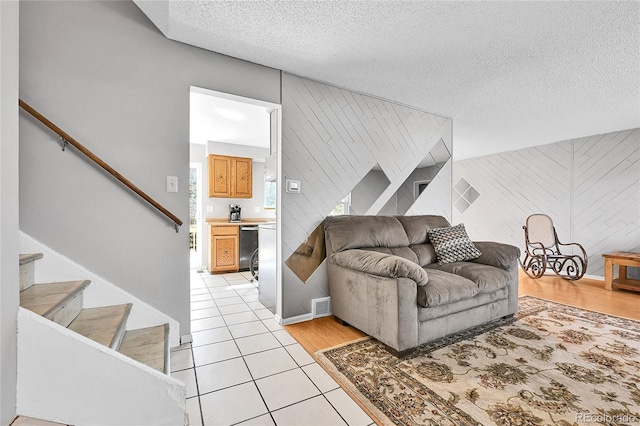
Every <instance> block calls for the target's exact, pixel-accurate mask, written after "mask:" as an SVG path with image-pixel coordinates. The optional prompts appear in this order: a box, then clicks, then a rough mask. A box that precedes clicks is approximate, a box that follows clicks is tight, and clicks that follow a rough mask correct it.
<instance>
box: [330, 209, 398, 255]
mask: <svg viewBox="0 0 640 426" xmlns="http://www.w3.org/2000/svg"><path fill="white" fill-rule="evenodd" d="M324 233H325V241H326V246H327V256H330V255H331V254H332V253H336V252H339V251H342V250H348V249H353V248H361V247H408V246H409V240H407V234H406V233H405V232H404V228H403V227H402V225H401V224H400V222H399V221H398V219H396V218H395V217H393V216H330V217H328V218H326V219H325V220H324Z"/></svg>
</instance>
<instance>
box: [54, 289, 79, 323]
mask: <svg viewBox="0 0 640 426" xmlns="http://www.w3.org/2000/svg"><path fill="white" fill-rule="evenodd" d="M81 310H82V292H80V293H78V294H77V295H76V296H75V297H74V298H73V299H71V300H69V301H68V302H67V303H66V304H65V305H64V306H63V307H62V308H60V309H59V310H58V311H56V312H54V314H53V315H52V316H51V317H50V318H49V319H50V320H51V321H53V322H56V323H58V324H60V325H61V326H63V327H67V326H68V325H69V324H71V321H73V320H74V319H75V318H76V317H77V316H78V314H79V313H80V311H81Z"/></svg>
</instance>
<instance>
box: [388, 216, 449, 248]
mask: <svg viewBox="0 0 640 426" xmlns="http://www.w3.org/2000/svg"><path fill="white" fill-rule="evenodd" d="M397 218H398V221H400V223H401V224H402V226H403V228H404V230H405V232H406V234H407V238H408V239H409V244H424V243H428V242H429V236H428V235H427V231H428V230H429V229H432V228H446V227H448V226H451V224H450V223H449V222H448V221H447V219H445V218H444V217H442V216H434V215H421V216H397ZM409 244H407V245H409Z"/></svg>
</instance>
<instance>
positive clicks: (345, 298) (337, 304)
mask: <svg viewBox="0 0 640 426" xmlns="http://www.w3.org/2000/svg"><path fill="white" fill-rule="evenodd" d="M327 272H328V278H329V293H330V295H331V310H332V312H333V315H334V316H335V317H336V318H339V319H341V320H343V321H345V322H347V323H349V324H350V325H352V326H354V327H355V328H357V329H358V330H361V331H363V332H365V333H366V334H368V335H370V336H373V337H375V338H376V339H378V340H379V341H381V342H382V343H384V344H385V345H387V346H389V347H391V348H393V349H394V350H396V351H398V352H399V353H402V352H403V351H405V350H407V349H410V348H414V347H416V346H417V345H418V310H419V307H418V302H417V293H418V286H416V283H415V281H413V280H412V279H409V278H387V277H381V276H378V275H372V274H368V273H366V272H362V271H356V270H353V269H350V268H345V267H342V266H339V265H337V264H335V263H332V262H329V264H328V265H327Z"/></svg>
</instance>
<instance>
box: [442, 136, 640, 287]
mask: <svg viewBox="0 0 640 426" xmlns="http://www.w3.org/2000/svg"><path fill="white" fill-rule="evenodd" d="M453 174H454V178H453V184H454V188H456V187H457V185H458V183H459V182H460V179H464V180H465V181H466V182H468V183H469V184H470V185H471V186H472V187H473V188H474V189H475V190H476V191H477V192H478V193H479V194H480V195H479V197H478V198H477V199H476V200H475V201H474V202H473V203H472V204H471V206H470V207H469V208H467V209H466V210H465V211H464V212H462V213H461V212H460V211H459V210H458V209H457V208H456V207H454V209H453V211H454V222H455V223H459V222H464V223H465V225H466V228H467V230H468V232H469V235H470V236H471V238H472V239H476V240H485V239H486V240H494V241H502V242H505V243H509V244H513V245H516V246H518V247H520V248H521V249H522V248H523V247H524V233H523V230H522V226H523V225H524V221H525V220H526V218H527V216H529V215H531V214H533V213H545V214H547V215H549V216H551V218H552V219H553V222H554V225H555V227H556V230H557V232H558V238H559V239H560V241H561V242H569V241H575V242H578V243H580V244H582V245H583V246H584V248H585V250H586V251H587V255H588V256H589V266H588V269H587V274H589V275H593V276H603V275H604V262H603V258H602V254H603V253H607V252H612V251H639V250H640V129H631V130H624V131H620V132H612V133H607V134H604V135H594V136H588V137H583V138H578V139H572V140H568V141H561V142H556V143H553V144H549V145H543V146H538V147H532V148H526V149H520V150H517V151H511V152H505V153H501V154H494V155H488V156H484V157H477V158H471V159H468V160H462V161H456V162H455V163H454V173H453ZM456 201H457V197H456V196H455V195H454V206H455V203H456ZM632 269H635V268H630V269H629V272H630V275H632V276H636V277H637V276H638V271H633V270H632Z"/></svg>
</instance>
